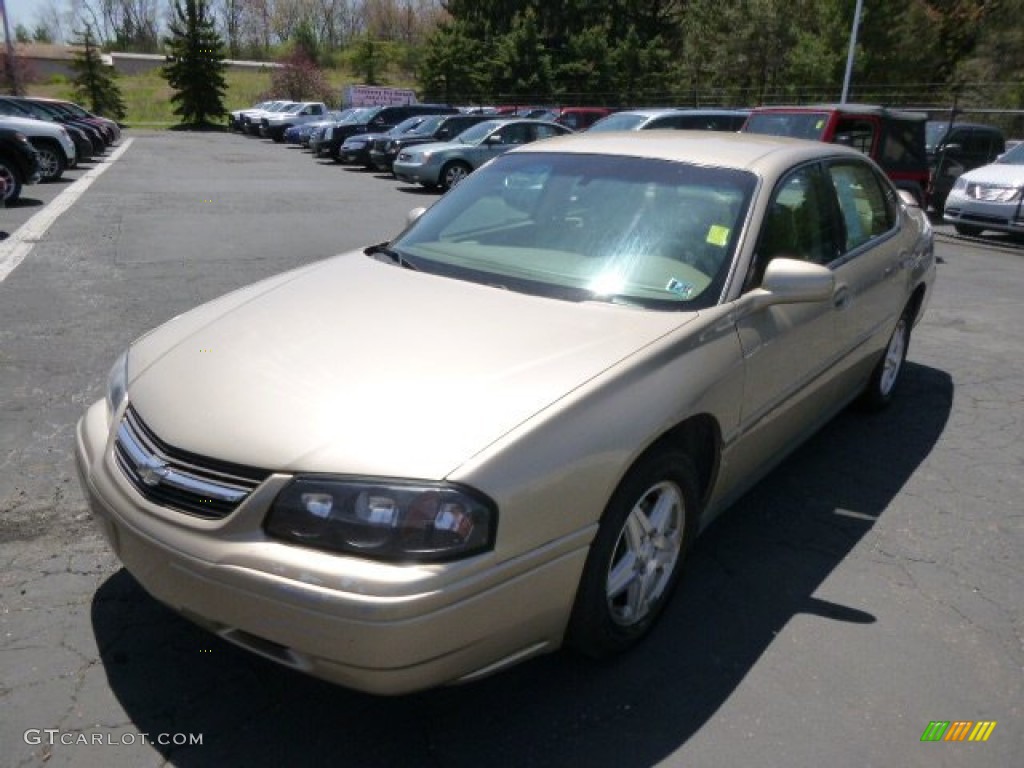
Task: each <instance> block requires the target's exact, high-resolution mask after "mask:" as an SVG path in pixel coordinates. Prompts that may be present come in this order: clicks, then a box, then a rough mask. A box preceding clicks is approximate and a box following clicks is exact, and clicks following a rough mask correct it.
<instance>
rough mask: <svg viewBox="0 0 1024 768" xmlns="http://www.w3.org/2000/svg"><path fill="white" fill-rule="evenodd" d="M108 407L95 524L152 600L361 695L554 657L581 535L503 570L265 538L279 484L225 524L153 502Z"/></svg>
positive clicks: (83, 445) (79, 451)
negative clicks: (380, 559)
mask: <svg viewBox="0 0 1024 768" xmlns="http://www.w3.org/2000/svg"><path fill="white" fill-rule="evenodd" d="M109 433H110V429H109V426H108V423H107V416H106V405H105V403H103V402H102V401H101V402H99V403H96V404H94V405H93V406H92V407H91V408H90V409H89V410H88V411H87V412H86V414H85V415H84V416H83V417H82V419H81V420H80V421H79V423H78V428H77V445H76V460H77V467H78V471H79V476H80V480H81V483H82V487H83V489H84V491H85V493H86V496H87V498H88V500H89V505H90V508H91V510H92V513H93V515H94V517H95V520H96V522H97V524H98V525H99V527H100V529H101V530H102V532H103V533H104V535H105V536H106V538H107V540H108V541H109V542H110V545H111V547H112V548H113V550H114V551H115V553H116V554H117V556H118V558H119V559H120V560H121V562H122V563H124V565H125V567H126V568H127V569H128V571H129V572H131V573H132V574H133V575H134V576H135V578H136V579H137V580H138V581H139V583H140V584H141V585H142V586H143V587H144V588H145V589H146V590H147V591H148V592H149V593H150V594H151V595H153V596H154V597H155V598H157V599H158V600H160V601H161V602H164V603H166V604H167V605H169V606H170V607H171V608H173V609H175V610H177V611H179V612H180V613H182V614H183V615H185V616H186V617H188V618H190V619H192V620H193V621H196V622H197V623H199V624H201V625H203V626H205V627H207V628H208V629H210V630H212V631H214V632H216V633H218V634H219V635H221V636H222V637H224V638H225V639H227V640H229V641H231V642H234V643H236V644H238V645H241V646H243V647H245V648H247V649H249V650H251V651H253V652H255V653H258V654H260V655H262V656H265V657H267V658H270V659H272V660H274V661H277V662H279V663H281V664H285V665H287V666H290V667H293V668H295V669H298V670H301V671H304V672H307V673H309V674H312V675H315V676H317V677H321V678H324V679H326V680H330V681H333V682H336V683H341V684H343V685H346V686H349V687H351V688H355V689H359V690H363V691H367V692H370V693H377V694H400V693H406V692H410V691H415V690H419V689H422V688H428V687H432V686H436V685H440V684H445V683H451V682H458V681H465V680H469V679H474V678H475V677H477V676H481V675H483V674H487V673H490V672H492V671H495V670H496V669H500V668H501V667H503V666H505V665H506V664H509V663H513V662H516V661H519V660H521V659H523V658H526V657H528V656H532V655H534V654H538V653H542V652H545V651H550V650H553V649H554V648H556V647H558V646H559V645H560V643H561V640H562V635H563V633H564V631H565V626H566V623H567V620H568V616H569V612H570V610H571V608H572V602H573V599H574V596H575V591H576V585H577V584H578V582H579V578H580V574H581V573H582V569H583V564H584V561H585V559H586V555H587V541H588V539H587V538H586V536H585V535H575V536H572V537H567V538H566V539H564V540H560V541H558V542H554V543H550V544H547V545H545V546H543V547H541V548H539V549H537V550H534V551H531V552H527V553H523V554H521V555H520V556H518V557H514V558H511V559H506V560H505V561H504V562H497V560H496V558H495V555H494V554H493V553H488V554H486V555H482V556H480V558H474V559H473V560H469V561H460V562H458V563H449V564H432V565H429V566H427V565H392V564H383V563H373V562H369V561H365V560H361V559H359V558H354V557H344V556H338V555H331V554H329V553H325V552H319V551H315V550H309V549H305V548H302V547H296V546H292V545H289V544H284V543H282V542H279V541H275V540H273V539H270V538H268V537H267V536H266V535H265V534H264V533H263V529H262V522H263V518H264V516H265V512H266V509H267V508H268V506H269V504H270V503H271V502H272V501H273V499H274V497H276V495H277V493H278V492H279V490H280V488H281V487H282V486H283V485H284V484H285V483H287V481H288V477H286V476H282V475H272V476H271V477H270V478H269V479H268V480H267V481H265V483H264V484H263V485H262V486H261V487H260V488H258V489H257V490H256V491H254V492H253V494H252V496H251V497H250V498H249V499H247V500H246V501H245V502H244V503H243V504H242V505H241V506H240V507H239V508H238V509H237V510H236V511H235V512H233V513H232V514H230V515H229V516H228V517H226V518H224V519H223V520H216V521H211V520H204V519H199V518H193V517H191V516H189V515H185V514H181V513H177V512H175V511H173V510H170V509H166V508H162V507H157V506H155V505H153V504H150V503H149V502H147V501H146V500H145V499H143V498H142V497H141V496H140V495H138V494H137V493H136V492H135V490H134V489H133V488H132V487H131V486H130V485H129V484H128V482H127V481H126V480H125V478H124V477H123V475H122V474H121V471H120V469H118V467H117V465H116V461H115V459H114V458H113V444H112V441H111V439H110V436H109Z"/></svg>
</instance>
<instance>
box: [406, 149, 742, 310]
mask: <svg viewBox="0 0 1024 768" xmlns="http://www.w3.org/2000/svg"><path fill="white" fill-rule="evenodd" d="M755 184H756V178H755V177H754V175H753V174H750V173H748V172H744V171H738V170H731V169H722V168H711V167H707V166H696V165H688V164H685V163H679V162H670V161H666V160H653V159H644V158H635V157H619V156H607V155H582V154H564V155H563V154H558V153H546V152H545V153H529V152H516V153H512V154H508V155H503V156H502V157H500V158H498V159H496V160H494V161H493V162H491V163H490V164H488V165H486V166H484V167H483V168H481V169H480V170H478V171H476V172H475V173H473V174H472V175H471V176H469V177H468V178H467V179H466V180H465V181H463V182H462V183H461V184H459V185H458V186H457V187H454V188H453V189H452V190H451V191H450V192H449V193H448V194H446V195H445V196H444V197H442V198H441V199H440V200H439V201H438V202H437V203H435V204H434V205H433V206H432V207H431V208H430V210H429V211H427V212H426V213H424V214H423V216H421V217H420V218H419V219H418V220H417V221H416V222H415V223H414V224H413V225H412V226H411V227H410V228H409V229H407V230H406V231H405V232H404V233H403V234H402V235H401V236H399V238H398V239H396V240H395V241H394V242H393V243H392V244H391V248H392V250H393V251H394V252H395V253H396V255H397V256H399V257H401V260H402V262H403V263H406V264H410V265H412V266H413V267H415V268H418V269H421V270H424V271H428V272H434V273H438V274H444V275H448V276H450V277H455V278H458V279H464V280H470V281H474V282H479V283H484V284H488V285H494V286H498V287H501V288H505V289H508V290H518V291H521V292H524V293H533V294H538V295H544V296H550V297H554V298H559V299H565V300H572V301H588V300H595V301H608V302H613V303H624V304H632V305H640V306H644V307H648V308H652V309H687V310H689V309H697V308H701V307H706V306H711V305H713V304H715V303H717V301H718V298H719V295H720V293H721V289H722V286H723V285H724V282H725V276H726V274H727V273H728V270H729V265H730V264H731V262H732V258H733V253H734V250H735V248H736V243H737V240H738V237H739V233H740V230H741V228H742V226H743V222H744V221H745V219H746V215H747V210H748V208H749V205H750V199H751V196H752V194H753V190H754V188H755Z"/></svg>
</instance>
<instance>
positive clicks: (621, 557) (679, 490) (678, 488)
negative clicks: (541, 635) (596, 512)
mask: <svg viewBox="0 0 1024 768" xmlns="http://www.w3.org/2000/svg"><path fill="white" fill-rule="evenodd" d="M699 499H700V494H699V492H698V483H697V473H696V471H695V470H694V466H693V462H692V461H691V460H690V458H689V456H687V455H686V454H683V453H677V452H670V451H664V452H659V453H655V454H652V455H650V456H648V457H646V458H644V459H641V460H640V461H639V462H638V463H637V464H636V465H635V466H634V467H633V468H632V469H631V470H630V471H629V473H628V474H627V475H626V477H625V478H623V480H622V482H621V483H620V484H619V487H618V488H617V489H616V491H615V493H614V494H613V495H612V498H611V500H610V501H609V502H608V506H607V508H606V509H605V511H604V514H603V515H602V516H601V523H600V527H599V528H598V531H597V535H596V536H595V537H594V541H593V542H592V543H591V545H590V554H589V555H588V556H587V562H586V565H585V566H584V569H583V576H582V578H581V579H580V586H579V590H578V591H577V593H576V601H575V603H574V605H573V609H572V615H571V617H570V619H569V628H568V632H567V634H566V644H567V645H569V646H570V647H572V648H575V649H576V650H577V651H579V652H581V653H583V654H585V655H587V656H591V657H593V658H602V657H606V656H610V655H612V654H616V653H620V652H621V651H624V650H626V649H627V648H629V647H630V646H632V645H634V644H635V643H636V642H638V641H639V640H640V639H641V638H642V637H643V636H644V635H645V634H646V633H647V632H648V630H650V628H651V627H652V626H653V625H654V623H655V621H656V620H657V618H658V616H659V615H660V614H661V611H662V609H664V607H665V604H666V603H667V602H668V599H669V597H670V596H671V594H672V591H673V589H674V588H675V586H676V584H677V583H678V582H679V575H680V573H681V572H682V564H683V560H684V558H685V556H686V551H687V549H688V548H689V545H690V541H691V540H692V538H693V536H694V533H695V532H696V525H697V520H698V517H699V514H700V501H699ZM649 512H653V513H654V515H653V516H651V517H647V516H646V515H647V514H648V513H649ZM655 518H657V519H655ZM652 531H653V532H654V535H652Z"/></svg>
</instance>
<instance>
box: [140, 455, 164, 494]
mask: <svg viewBox="0 0 1024 768" xmlns="http://www.w3.org/2000/svg"><path fill="white" fill-rule="evenodd" d="M138 470H139V479H140V480H142V482H143V483H145V484H146V485H148V486H149V487H153V486H154V485H159V484H160V481H161V480H163V479H164V478H165V477H167V475H169V474H170V473H171V470H170V469H168V468H167V465H166V464H164V462H162V461H160V460H159V459H148V460H147V461H146V463H145V464H143V465H142V466H140V467H139V468H138Z"/></svg>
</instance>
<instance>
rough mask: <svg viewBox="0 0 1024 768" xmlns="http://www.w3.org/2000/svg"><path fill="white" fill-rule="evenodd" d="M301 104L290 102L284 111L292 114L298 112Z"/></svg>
mask: <svg viewBox="0 0 1024 768" xmlns="http://www.w3.org/2000/svg"><path fill="white" fill-rule="evenodd" d="M302 106H303V105H302V104H292V105H291V106H290V107H288V109H286V110H285V113H287V114H294V113H296V112H298V111H299V110H300V109H302Z"/></svg>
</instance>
